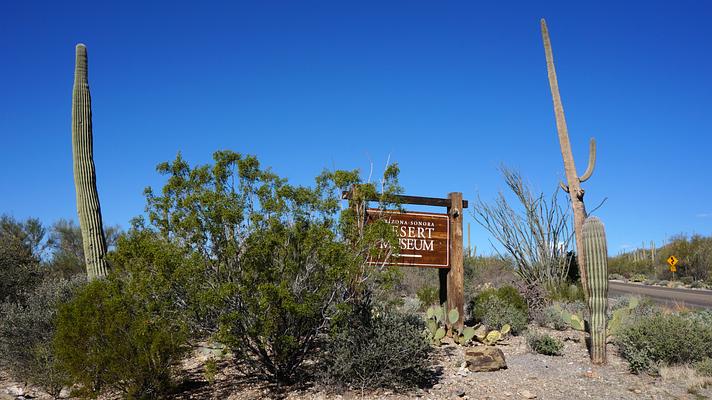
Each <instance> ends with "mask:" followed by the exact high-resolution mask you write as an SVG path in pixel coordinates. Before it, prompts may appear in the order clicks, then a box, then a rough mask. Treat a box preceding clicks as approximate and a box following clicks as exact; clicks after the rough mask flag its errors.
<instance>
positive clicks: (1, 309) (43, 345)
mask: <svg viewBox="0 0 712 400" xmlns="http://www.w3.org/2000/svg"><path fill="white" fill-rule="evenodd" d="M83 283H84V278H83V277H81V276H75V277H73V278H71V279H49V278H48V279H45V280H44V281H43V282H42V283H41V284H39V285H38V286H37V287H36V288H34V289H33V290H32V291H31V292H29V293H27V295H26V297H25V298H23V299H21V300H22V301H21V302H17V303H4V304H2V305H0V365H1V366H2V367H3V369H5V370H6V371H8V372H9V373H10V374H11V375H12V376H13V377H14V378H16V379H17V380H20V381H23V382H29V383H31V384H33V385H37V386H39V387H41V388H43V389H44V390H45V391H47V393H49V394H50V395H52V396H55V397H56V396H58V395H59V392H60V391H61V390H62V387H63V386H65V385H67V384H68V382H69V379H68V376H67V374H66V373H65V371H64V370H62V368H59V367H58V365H57V363H56V360H55V357H54V352H53V351H52V340H53V338H54V334H55V330H56V315H57V309H58V307H59V305H60V304H62V303H63V302H65V301H67V300H68V299H69V298H71V296H72V294H73V293H74V292H75V291H76V290H77V289H78V288H79V287H80V286H81V285H82V284H83Z"/></svg>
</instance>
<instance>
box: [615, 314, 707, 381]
mask: <svg viewBox="0 0 712 400" xmlns="http://www.w3.org/2000/svg"><path fill="white" fill-rule="evenodd" d="M616 340H617V343H618V347H619V349H620V351H621V355H622V356H623V357H624V358H625V359H626V360H628V363H629V365H630V369H631V371H632V372H634V373H639V372H645V371H655V369H656V368H657V366H658V365H659V364H661V363H662V364H666V365H675V364H685V363H690V362H695V361H701V360H702V359H704V358H705V357H710V356H712V347H710V346H709V343H712V325H710V324H707V323H704V322H702V321H700V320H698V319H694V318H689V317H685V316H682V315H677V314H661V313H658V314H655V315H650V316H644V317H639V318H636V319H635V320H634V321H633V322H631V323H630V324H627V325H626V326H623V327H622V328H621V329H620V332H619V333H618V337H617V339H616Z"/></svg>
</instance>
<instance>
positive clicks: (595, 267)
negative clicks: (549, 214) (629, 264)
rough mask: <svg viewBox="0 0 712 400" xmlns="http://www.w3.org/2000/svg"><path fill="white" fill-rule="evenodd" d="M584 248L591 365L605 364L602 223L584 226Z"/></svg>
mask: <svg viewBox="0 0 712 400" xmlns="http://www.w3.org/2000/svg"><path fill="white" fill-rule="evenodd" d="M582 236H583V248H584V251H585V253H586V270H587V274H588V282H587V283H588V286H589V288H588V293H589V294H590V295H589V297H588V308H589V311H590V313H591V319H590V321H589V322H590V323H589V326H590V330H591V361H592V362H593V363H594V364H603V363H605V362H606V308H607V307H608V249H607V246H606V232H605V229H604V227H603V223H602V222H601V221H600V220H599V219H598V218H596V217H589V218H586V222H584V224H583V235H582Z"/></svg>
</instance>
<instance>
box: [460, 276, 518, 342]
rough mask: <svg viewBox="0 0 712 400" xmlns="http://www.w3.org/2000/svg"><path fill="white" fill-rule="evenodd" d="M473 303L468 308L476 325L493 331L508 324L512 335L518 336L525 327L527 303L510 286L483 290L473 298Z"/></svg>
mask: <svg viewBox="0 0 712 400" xmlns="http://www.w3.org/2000/svg"><path fill="white" fill-rule="evenodd" d="M473 303H474V304H470V307H469V308H470V310H471V312H472V319H474V321H475V322H477V323H483V324H485V325H487V326H489V327H491V328H494V329H500V328H501V327H502V325H504V324H509V325H510V326H511V328H512V334H518V333H520V332H522V331H523V330H524V329H526V327H527V320H528V314H527V303H526V301H525V300H524V298H523V297H522V295H520V294H519V292H518V291H517V290H516V289H515V288H513V287H511V286H503V287H501V288H499V289H487V290H484V291H482V292H481V293H480V294H478V295H477V296H476V297H475V299H474V301H473Z"/></svg>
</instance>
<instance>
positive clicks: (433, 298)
mask: <svg viewBox="0 0 712 400" xmlns="http://www.w3.org/2000/svg"><path fill="white" fill-rule="evenodd" d="M416 296H418V300H420V306H421V308H428V307H430V306H432V305H437V304H439V303H440V290H439V289H438V288H436V287H432V286H424V287H422V288H420V289H418V292H417V293H416Z"/></svg>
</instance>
